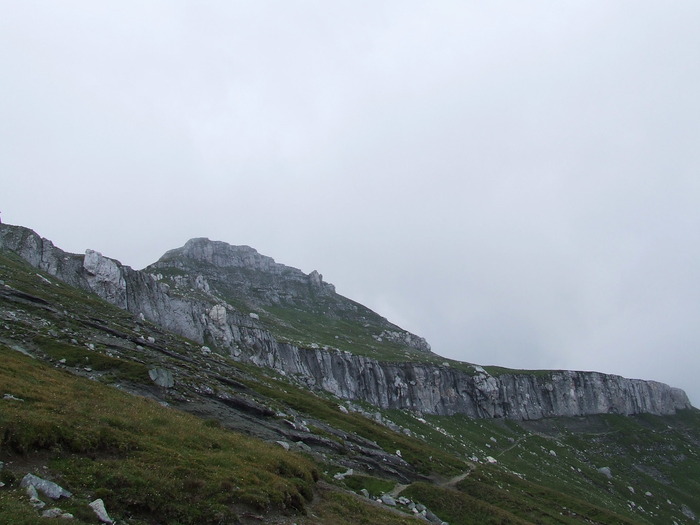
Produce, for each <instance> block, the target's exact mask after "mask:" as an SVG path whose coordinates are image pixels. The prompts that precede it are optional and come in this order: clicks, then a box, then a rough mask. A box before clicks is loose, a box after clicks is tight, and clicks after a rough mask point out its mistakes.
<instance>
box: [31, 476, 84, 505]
mask: <svg viewBox="0 0 700 525" xmlns="http://www.w3.org/2000/svg"><path fill="white" fill-rule="evenodd" d="M30 485H31V486H33V487H34V488H36V490H40V491H41V492H43V493H44V494H46V495H47V496H48V497H49V498H51V499H58V498H61V497H64V498H70V497H71V496H72V495H73V494H72V493H70V492H68V491H67V490H66V489H64V488H63V487H61V486H60V485H57V484H56V483H54V482H53V481H47V480H45V479H42V478H40V477H38V476H35V475H34V474H27V475H26V476H24V478H22V481H21V482H20V487H28V486H30Z"/></svg>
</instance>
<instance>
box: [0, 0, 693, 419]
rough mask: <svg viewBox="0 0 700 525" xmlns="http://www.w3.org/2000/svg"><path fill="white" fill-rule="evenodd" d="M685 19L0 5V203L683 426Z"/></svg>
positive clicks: (476, 9)
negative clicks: (296, 295) (631, 404)
mask: <svg viewBox="0 0 700 525" xmlns="http://www.w3.org/2000/svg"><path fill="white" fill-rule="evenodd" d="M699 21H700V2H698V1H697V0H688V1H683V0H676V1H674V2H660V1H656V2H650V1H639V0H635V1H632V0H629V1H607V0H606V1H602V0H601V1H595V0H585V1H561V0H551V1H522V0H513V1H505V0H504V1H499V0H491V1H488V2H484V1H467V0H460V1H454V2H451V1H437V2H436V1H430V2H428V1H425V2H416V1H406V0H401V1H399V0H396V1H388V2H381V1H372V2H360V1H356V0H352V1H346V2H343V1H334V2H320V1H319V2H302V1H298V2H295V1H292V0H280V1H268V2H266V1H255V2H248V1H245V2H243V1H239V2H234V1H220V2H215V1H206V2H204V1H194V0H192V1H189V2H184V1H175V0H163V1H150V2H149V1H143V0H140V1H124V0H120V1H118V2H116V1H113V2H94V1H87V0H85V1H61V2H52V1H42V2H34V1H29V0H22V1H15V0H12V1H9V0H0V210H2V219H3V221H4V222H8V223H12V224H21V225H24V226H28V227H30V228H33V229H34V230H36V231H37V232H38V233H39V234H41V235H42V236H44V237H47V238H49V239H51V240H52V241H54V243H55V244H56V245H57V246H59V247H61V248H63V249H65V250H67V251H71V252H78V253H82V252H84V250H85V249H86V248H91V249H95V250H98V251H101V252H102V253H103V254H105V255H107V256H110V257H113V258H116V259H119V260H120V261H122V262H123V263H124V264H128V265H130V266H132V267H134V268H137V269H139V268H142V267H144V266H146V265H147V264H149V263H151V262H154V261H155V260H157V259H158V257H160V255H162V254H163V253H164V252H165V251H166V250H168V249H171V248H175V247H178V246H181V245H182V244H184V243H185V241H187V239H189V238H191V237H209V238H211V239H213V240H221V241H226V242H229V243H231V244H247V245H250V246H252V247H254V248H256V249H257V250H258V251H260V252H261V253H264V254H266V255H269V256H271V257H274V258H275V259H276V260H277V261H278V262H282V263H284V264H288V265H290V266H295V267H298V268H301V269H302V270H303V271H305V272H307V273H308V272H310V271H312V270H314V269H317V270H318V271H320V272H321V273H322V274H323V275H324V279H325V280H326V281H328V282H331V283H333V284H335V285H336V287H337V290H338V292H339V293H341V294H343V295H346V296H348V297H350V298H352V299H355V300H357V301H359V302H362V303H364V304H366V305H367V306H369V307H371V308H373V309H374V310H376V311H378V312H379V313H381V314H382V315H384V316H386V317H388V318H389V319H390V320H392V321H394V322H396V323H398V324H400V325H401V326H403V327H404V328H406V329H408V330H411V331H413V332H415V333H417V334H419V335H422V336H424V337H426V338H427V339H428V341H429V342H430V343H431V345H432V347H433V350H434V351H435V352H436V353H438V354H441V355H443V356H447V357H451V358H455V359H460V360H464V361H469V362H475V363H480V364H497V365H501V366H507V367H516V368H567V369H582V370H597V371H601V372H609V373H616V374H620V375H624V376H627V377H639V378H644V379H655V380H659V381H663V382H666V383H669V384H672V385H674V386H678V387H681V388H684V389H685V390H686V391H687V392H688V394H689V395H690V396H691V400H692V401H693V403H694V404H695V405H696V406H700V381H698V379H697V377H698V373H699V372H700V273H699V272H700V95H699V94H700V31H698V22H699Z"/></svg>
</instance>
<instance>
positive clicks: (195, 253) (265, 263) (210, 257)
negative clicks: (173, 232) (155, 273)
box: [156, 237, 287, 273]
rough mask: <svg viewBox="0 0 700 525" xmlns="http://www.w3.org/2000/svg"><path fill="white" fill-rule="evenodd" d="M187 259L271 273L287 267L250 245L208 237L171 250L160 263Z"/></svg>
mask: <svg viewBox="0 0 700 525" xmlns="http://www.w3.org/2000/svg"><path fill="white" fill-rule="evenodd" d="M187 260H190V261H195V262H200V263H207V264H211V265H213V266H216V267H218V268H248V269H251V270H259V271H264V272H271V273H280V272H281V271H282V270H284V269H286V268H287V267H286V266H284V265H283V264H277V263H276V262H275V260H274V259H273V258H272V257H268V256H266V255H261V254H260V253H258V251H257V250H255V249H254V248H251V247H250V246H233V245H231V244H228V243H225V242H221V241H211V240H209V239H207V238H206V237H198V238H195V239H190V240H189V241H187V242H186V243H185V245H184V246H182V247H181V248H176V249H174V250H169V251H168V252H166V253H165V255H163V256H162V257H161V258H160V259H159V260H158V263H161V262H173V261H180V262H184V261H187ZM158 263H156V264H158Z"/></svg>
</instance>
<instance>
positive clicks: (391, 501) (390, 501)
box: [382, 494, 396, 507]
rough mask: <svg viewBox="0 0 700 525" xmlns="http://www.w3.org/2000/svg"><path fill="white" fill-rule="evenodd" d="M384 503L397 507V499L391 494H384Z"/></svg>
mask: <svg viewBox="0 0 700 525" xmlns="http://www.w3.org/2000/svg"><path fill="white" fill-rule="evenodd" d="M382 503H384V505H389V506H390V507H396V500H395V499H394V498H392V497H391V496H389V494H384V495H383V496H382Z"/></svg>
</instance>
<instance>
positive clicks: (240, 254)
mask: <svg viewBox="0 0 700 525" xmlns="http://www.w3.org/2000/svg"><path fill="white" fill-rule="evenodd" d="M0 249H3V250H9V251H12V252H15V253H16V254H18V255H19V256H21V257H22V258H24V259H25V260H26V261H27V262H29V263H30V264H32V265H33V266H35V267H37V268H40V269H42V270H44V271H46V272H47V273H49V274H51V275H54V276H56V277H57V278H59V279H61V280H63V281H65V282H66V283H68V284H71V285H73V286H77V287H80V288H83V289H85V290H88V291H91V292H93V293H95V294H97V295H99V296H100V297H102V298H103V299H105V300H106V301H109V302H111V303H113V304H115V305H118V306H120V307H121V308H124V309H126V310H128V311H130V312H132V313H134V314H135V315H137V316H139V317H140V318H144V319H148V320H149V321H152V322H154V323H156V324H158V325H160V326H162V327H163V328H166V329H167V330H170V331H172V332H174V333H177V334H179V335H182V336H184V337H187V338H189V339H191V340H194V341H197V342H199V343H200V344H206V345H207V346H211V347H215V348H217V349H218V350H219V351H223V352H226V353H228V354H229V355H230V356H231V357H233V358H234V359H237V360H240V361H247V362H250V363H253V364H256V365H258V366H265V367H270V368H273V369H275V370H278V371H279V372H281V373H284V374H286V375H287V376H289V377H291V378H294V379H296V380H297V381H299V382H301V383H303V384H305V385H306V386H308V387H309V388H316V389H322V390H325V391H328V392H331V393H332V394H334V395H336V396H338V397H340V398H343V399H348V400H361V401H366V402H368V403H371V404H373V405H375V406H377V407H380V408H390V409H408V410H413V411H417V412H421V413H425V414H439V415H453V414H465V415H467V416H470V417H475V418H510V419H518V420H533V419H540V418H545V417H554V416H585V415H593V414H604V413H614V414H623V415H632V414H639V413H651V414H658V415H663V414H673V413H675V412H676V411H677V410H681V409H685V408H689V407H690V406H691V405H690V402H689V401H688V398H687V396H686V395H685V393H684V392H683V391H682V390H680V389H676V388H672V387H670V386H668V385H665V384H662V383H658V382H654V381H643V380H638V379H627V378H623V377H620V376H615V375H609V374H602V373H597V372H576V371H551V372H539V373H537V374H532V373H530V374H529V373H520V372H517V371H513V372H506V373H499V374H498V375H491V374H489V373H488V372H487V371H486V370H484V369H483V368H481V367H478V366H472V365H467V364H464V363H459V364H457V365H453V366H450V365H449V364H437V363H430V362H423V361H424V360H420V361H419V360H411V359H410V357H407V359H406V361H404V362H394V361H392V362H384V361H382V360H380V359H375V358H372V357H367V356H363V355H356V354H354V353H351V352H349V351H347V350H340V349H338V348H332V347H329V346H323V347H321V346H319V345H309V346H308V347H304V346H301V345H298V344H293V343H290V342H284V341H280V340H279V339H278V338H276V337H275V336H273V334H272V333H271V332H270V331H269V330H268V329H266V327H265V325H264V324H263V323H262V322H261V321H260V319H259V316H258V315H257V314H253V315H251V314H250V312H244V311H241V310H240V308H236V307H235V306H233V305H232V304H231V303H230V302H229V301H227V299H226V298H227V295H228V294H229V293H233V289H234V288H236V291H237V292H240V288H243V289H244V290H245V291H247V293H248V295H247V297H252V300H253V302H254V304H259V305H266V304H273V305H292V306H294V307H302V306H307V307H308V306H315V305H317V304H323V305H325V308H327V310H324V315H327V316H346V317H347V316H353V315H355V316H356V315H359V314H358V313H357V312H358V311H359V312H361V313H362V314H363V317H362V318H363V319H366V318H368V317H367V316H368V315H369V314H368V313H367V312H366V311H368V310H367V309H366V308H364V307H361V305H357V303H353V302H352V301H350V300H348V299H345V298H342V296H339V295H338V294H336V293H335V289H334V287H333V286H332V285H330V284H328V283H325V282H324V281H323V279H322V276H321V275H320V274H319V273H318V272H315V271H314V272H312V273H311V274H308V275H307V274H304V273H303V272H302V271H301V270H297V269H295V268H290V267H287V266H284V265H281V264H278V263H276V262H275V261H274V260H273V259H271V258H270V257H266V256H263V255H260V254H259V253H258V252H257V251H255V250H254V249H252V248H250V247H247V246H230V245H228V244H226V243H221V242H212V241H209V240H207V239H193V240H191V241H188V242H187V243H186V244H185V246H183V247H182V248H178V249H177V250H171V251H169V252H167V253H166V254H165V255H164V256H163V257H162V258H161V259H160V260H159V261H158V262H157V263H155V264H154V265H152V266H150V267H149V268H147V269H146V270H145V271H136V270H133V269H132V268H130V267H128V266H123V265H121V264H120V263H119V262H118V261H115V260H113V259H109V258H107V257H104V256H102V255H101V254H99V253H98V252H94V251H91V250H88V251H87V252H86V254H85V255H84V256H80V255H74V254H68V253H65V252H63V251H61V250H60V249H58V248H56V247H55V246H54V245H53V244H52V243H51V242H50V241H48V240H46V239H42V238H41V237H39V236H38V235H37V234H36V233H34V232H33V231H31V230H29V229H27V228H22V227H18V226H11V225H6V224H0ZM158 272H164V273H166V274H170V276H171V279H170V281H169V282H170V283H174V287H173V286H171V285H170V284H166V283H165V282H163V281H164V279H163V275H162V274H160V273H158ZM185 292H186V293H185ZM360 307H361V308H360ZM362 309H364V310H362ZM368 312H370V313H371V314H372V315H374V316H376V314H374V313H373V312H371V311H368ZM376 317H377V318H378V319H380V320H381V319H383V318H380V317H379V316H376ZM347 318H352V317H347ZM373 319H374V318H373ZM384 321H385V320H384ZM380 326H385V329H384V330H382V332H381V335H378V336H377V337H378V338H379V339H382V338H386V339H388V340H391V341H394V342H397V343H401V344H404V345H406V347H407V348H410V349H411V350H413V351H418V352H424V353H425V352H428V353H429V352H430V347H429V346H428V345H427V343H426V342H425V340H424V339H422V338H420V337H418V336H415V335H414V334H410V333H409V332H406V331H404V330H401V329H400V328H398V327H396V326H394V325H391V324H390V323H388V322H386V325H380ZM158 377H160V376H158ZM154 380H155V379H154ZM168 385H170V382H168Z"/></svg>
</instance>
